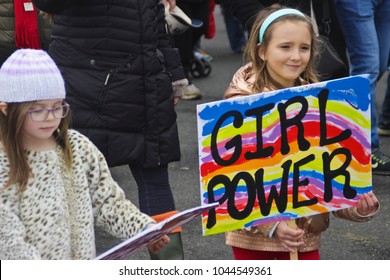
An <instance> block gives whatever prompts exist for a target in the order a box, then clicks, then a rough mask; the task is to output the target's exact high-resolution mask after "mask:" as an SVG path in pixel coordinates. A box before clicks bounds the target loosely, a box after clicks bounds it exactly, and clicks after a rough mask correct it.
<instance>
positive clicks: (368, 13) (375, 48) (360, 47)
mask: <svg viewBox="0 0 390 280" xmlns="http://www.w3.org/2000/svg"><path fill="white" fill-rule="evenodd" d="M333 2H334V4H335V10H336V14H337V18H338V20H339V23H340V27H341V29H342V31H343V33H344V37H345V42H346V44H347V48H348V55H349V60H350V75H358V74H369V75H370V86H371V92H370V96H371V146H372V148H379V137H378V129H377V111H376V85H377V81H378V79H379V78H380V77H381V75H382V74H383V73H384V72H385V71H386V68H387V63H388V60H389V52H390V0H358V1H356V0H333Z"/></svg>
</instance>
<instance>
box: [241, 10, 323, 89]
mask: <svg viewBox="0 0 390 280" xmlns="http://www.w3.org/2000/svg"><path fill="white" fill-rule="evenodd" d="M281 8H284V7H282V6H281V5H279V4H275V5H272V6H270V7H267V8H265V9H263V10H262V11H261V12H260V13H259V14H258V16H257V17H256V19H255V21H254V23H253V26H252V30H251V33H250V36H249V40H248V44H247V46H246V49H245V56H244V57H245V59H246V60H247V61H249V62H251V63H252V70H253V72H254V73H255V77H256V79H255V83H254V85H253V88H252V92H253V93H257V92H263V91H264V88H265V87H270V86H271V85H272V86H274V87H276V89H281V88H283V87H282V86H281V85H280V84H279V83H277V82H276V81H275V80H274V79H272V78H271V76H270V75H269V73H268V71H267V68H266V62H265V61H263V60H262V59H261V58H260V57H259V54H258V53H259V52H258V51H259V48H264V50H266V49H267V47H268V44H269V42H270V40H271V37H272V32H273V29H274V23H276V22H284V21H292V22H294V21H295V22H296V21H302V22H304V23H305V24H306V25H307V27H308V29H309V31H310V34H311V37H312V42H311V50H310V51H311V55H310V60H309V62H308V64H307V67H306V69H305V70H304V71H303V72H302V74H301V75H300V77H299V78H298V79H297V81H296V85H301V81H300V79H302V80H303V81H304V82H305V83H316V82H318V75H317V71H316V68H315V66H316V62H317V57H318V44H319V41H318V39H317V37H316V35H315V33H314V29H313V25H312V23H311V19H310V17H308V16H305V17H303V16H300V15H296V14H288V15H284V16H282V17H280V18H278V19H276V20H275V21H273V22H272V23H271V25H270V26H268V28H267V29H266V31H265V32H264V36H263V40H262V43H261V44H259V30H260V27H261V25H262V24H263V22H264V20H265V19H266V18H267V17H268V16H269V15H270V14H271V13H273V12H275V11H277V10H279V9H281Z"/></svg>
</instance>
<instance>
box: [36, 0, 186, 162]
mask: <svg viewBox="0 0 390 280" xmlns="http://www.w3.org/2000/svg"><path fill="white" fill-rule="evenodd" d="M33 2H34V3H35V4H36V5H37V6H38V7H39V8H40V9H42V10H44V11H46V12H49V13H53V14H54V25H53V33H52V39H53V41H52V43H51V45H50V48H49V53H50V55H51V56H52V57H53V59H54V60H55V61H56V63H57V64H58V65H59V67H60V69H61V71H62V73H63V75H64V79H65V82H66V89H67V100H68V102H69V103H70V105H71V108H72V114H73V127H74V128H75V129H77V130H79V131H80V132H81V133H83V134H85V135H86V136H87V137H89V138H90V139H91V140H92V142H94V143H95V145H97V146H98V148H99V149H100V150H101V151H102V152H103V154H104V155H105V157H106V159H107V161H108V163H109V165H110V166H118V165H124V164H128V163H132V164H142V165H143V166H145V167H154V166H158V165H164V164H167V163H169V162H171V161H175V160H179V159H180V147H179V140H178V131H177V124H176V112H175V109H174V104H173V92H172V81H176V80H179V79H183V78H185V75H184V72H183V69H182V67H181V65H180V56H179V53H178V51H177V49H174V48H172V45H171V39H170V37H169V35H168V34H167V33H166V27H165V20H164V8H163V5H162V4H161V3H159V2H160V1H158V0H34V1H33Z"/></svg>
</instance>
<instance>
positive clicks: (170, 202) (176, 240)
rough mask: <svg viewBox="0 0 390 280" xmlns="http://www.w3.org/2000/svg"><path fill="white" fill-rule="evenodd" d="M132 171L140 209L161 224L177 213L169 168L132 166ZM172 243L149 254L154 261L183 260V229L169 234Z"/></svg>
mask: <svg viewBox="0 0 390 280" xmlns="http://www.w3.org/2000/svg"><path fill="white" fill-rule="evenodd" d="M130 170H131V172H132V174H133V176H134V179H135V181H136V183H137V186H138V199H139V209H140V210H141V212H143V213H145V214H148V215H149V216H151V217H152V218H154V219H155V220H156V222H160V221H162V220H164V219H166V218H168V217H170V216H172V215H174V214H176V213H177V211H176V208H175V201H174V198H173V194H172V190H171V186H170V184H169V176H168V166H166V165H164V166H160V167H156V168H143V167H140V166H136V165H130ZM169 238H170V239H171V241H170V243H169V244H168V245H167V246H165V247H164V248H163V249H162V250H160V251H159V252H158V253H157V254H153V253H151V252H149V254H150V257H151V259H154V260H183V259H184V251H183V244H182V240H181V228H178V229H175V230H173V231H172V232H171V233H170V234H169Z"/></svg>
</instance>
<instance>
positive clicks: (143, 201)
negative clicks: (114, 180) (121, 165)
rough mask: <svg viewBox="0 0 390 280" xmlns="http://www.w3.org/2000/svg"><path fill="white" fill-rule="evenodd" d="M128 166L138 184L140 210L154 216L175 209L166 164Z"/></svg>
mask: <svg viewBox="0 0 390 280" xmlns="http://www.w3.org/2000/svg"><path fill="white" fill-rule="evenodd" d="M129 166H130V170H131V173H132V174H133V177H134V179H135V181H136V182H137V185H138V200H139V209H140V210H141V212H143V213H145V214H148V215H149V216H154V215H158V214H163V213H167V212H170V211H173V210H175V202H174V199H173V195H172V190H171V186H170V184H169V176H168V166H166V165H164V166H159V167H156V168H143V167H140V166H136V165H129Z"/></svg>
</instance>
